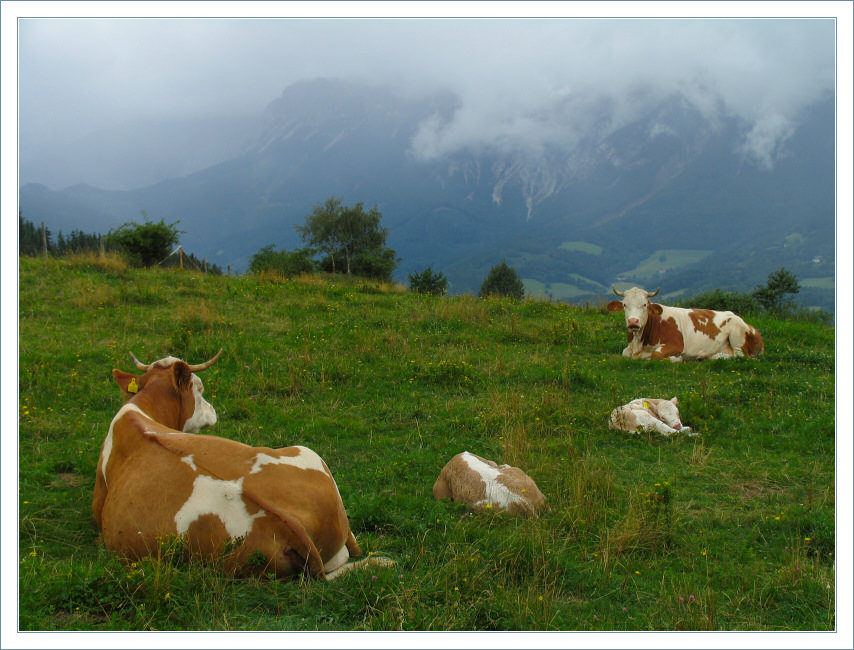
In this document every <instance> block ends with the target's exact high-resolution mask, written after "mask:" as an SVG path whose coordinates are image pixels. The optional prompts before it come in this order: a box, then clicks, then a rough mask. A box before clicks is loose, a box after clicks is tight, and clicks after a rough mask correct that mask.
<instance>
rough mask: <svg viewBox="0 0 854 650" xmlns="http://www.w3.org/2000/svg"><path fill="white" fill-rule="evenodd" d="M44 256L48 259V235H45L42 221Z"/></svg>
mask: <svg viewBox="0 0 854 650" xmlns="http://www.w3.org/2000/svg"><path fill="white" fill-rule="evenodd" d="M42 255H44V258H45V259H47V234H46V233H45V228H44V221H42Z"/></svg>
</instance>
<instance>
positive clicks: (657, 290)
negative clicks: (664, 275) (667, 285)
mask: <svg viewBox="0 0 854 650" xmlns="http://www.w3.org/2000/svg"><path fill="white" fill-rule="evenodd" d="M659 291H661V287H658V289H656V290H655V291H653V292H652V293H648V294H646V295H647V296H648V297H650V298H652V297H653V296H657V295H658V292H659Z"/></svg>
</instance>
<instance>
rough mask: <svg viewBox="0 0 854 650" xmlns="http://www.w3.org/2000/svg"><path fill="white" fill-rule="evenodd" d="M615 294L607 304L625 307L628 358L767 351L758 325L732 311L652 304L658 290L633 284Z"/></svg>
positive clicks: (683, 357) (749, 354) (724, 355)
mask: <svg viewBox="0 0 854 650" xmlns="http://www.w3.org/2000/svg"><path fill="white" fill-rule="evenodd" d="M611 289H613V291H614V293H615V294H617V295H618V296H620V297H621V298H622V300H613V301H611V302H609V303H608V305H607V309H608V311H624V312H625V315H626V327H628V330H629V335H628V340H629V344H628V345H627V346H626V348H625V349H624V350H623V356H624V357H630V358H632V359H669V360H670V361H683V360H686V359H695V360H698V361H699V360H703V359H725V358H729V357H741V356H747V357H755V356H756V355H758V354H761V353H762V351H763V350H764V345H763V343H762V336H761V335H760V334H759V332H758V331H757V330H756V328H754V327H752V326H750V325H748V324H747V323H745V322H744V320H743V319H742V318H741V317H739V316H736V315H735V314H734V313H733V312H731V311H713V310H711V309H685V308H682V307H667V306H666V305H660V304H658V303H654V302H651V301H650V300H649V299H650V298H652V297H653V296H655V295H657V294H658V291H659V289H656V290H655V291H653V292H652V293H649V292H647V291H644V290H643V289H638V288H637V287H634V288H632V289H628V290H627V291H625V292H620V291H617V289H616V287H614V286H613V285H612V286H611Z"/></svg>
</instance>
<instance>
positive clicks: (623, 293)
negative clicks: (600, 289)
mask: <svg viewBox="0 0 854 650" xmlns="http://www.w3.org/2000/svg"><path fill="white" fill-rule="evenodd" d="M611 289H613V290H614V293H616V294H617V295H618V296H620V298H625V297H626V294H625V292H622V293H621V292H619V291H617V287H615V286H614V285H613V284H612V285H611Z"/></svg>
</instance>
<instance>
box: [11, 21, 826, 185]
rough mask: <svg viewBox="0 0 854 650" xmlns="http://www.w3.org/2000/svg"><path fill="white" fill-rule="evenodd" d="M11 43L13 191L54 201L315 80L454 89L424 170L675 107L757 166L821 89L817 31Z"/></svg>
mask: <svg viewBox="0 0 854 650" xmlns="http://www.w3.org/2000/svg"><path fill="white" fill-rule="evenodd" d="M19 33H20V80H21V81H20V91H19V92H20V94H19V107H20V122H19V124H20V145H21V146H20V151H21V178H20V181H21V182H22V183H27V182H36V183H43V184H46V185H48V187H51V188H52V189H61V188H62V187H63V186H64V185H65V184H74V183H79V182H84V183H87V184H91V185H95V186H98V185H99V183H98V182H97V181H98V179H100V178H104V177H106V175H105V174H104V173H103V171H98V170H96V169H94V168H92V173H91V176H90V177H88V178H85V177H84V176H83V174H82V172H83V171H84V170H88V169H90V168H91V166H90V165H89V164H88V161H94V160H98V159H100V160H102V161H103V165H104V166H108V167H113V168H114V167H115V165H116V164H119V165H121V161H120V159H121V156H122V155H124V156H125V158H126V161H125V165H126V166H127V167H128V169H129V170H130V169H138V170H140V171H139V174H140V181H139V182H138V184H137V185H136V186H137V187H139V186H142V184H144V182H148V180H150V178H151V176H150V174H149V175H146V174H145V173H143V171H142V170H144V169H151V168H152V167H158V166H159V167H161V168H163V169H169V170H182V171H183V170H187V169H192V167H193V165H192V164H191V163H192V160H193V156H194V155H196V154H195V152H194V151H193V150H194V149H198V150H201V151H207V152H211V154H212V155H213V154H217V155H219V157H220V158H221V159H222V160H224V159H225V157H226V156H227V154H228V153H229V151H228V150H227V148H219V149H217V148H212V147H211V144H210V141H211V139H212V136H211V134H210V132H206V131H205V130H204V129H197V130H196V131H197V132H196V133H195V135H194V138H193V142H191V141H189V140H188V141H187V145H186V146H185V147H182V148H181V149H180V150H170V148H169V147H159V148H158V151H155V152H149V151H146V150H145V148H144V147H134V146H133V142H134V140H135V139H136V140H137V141H138V140H139V139H140V138H146V137H147V136H146V135H145V134H146V133H148V134H150V133H152V131H151V128H152V127H151V125H152V124H153V123H157V122H161V123H164V124H175V123H176V122H177V121H178V120H183V121H184V122H185V123H188V121H189V122H193V121H195V122H197V123H198V122H201V121H203V120H204V119H208V118H224V117H228V118H230V119H234V118H251V117H255V116H257V115H258V114H259V113H260V112H261V111H262V110H263V109H264V107H265V106H266V105H267V104H268V103H269V102H271V101H272V100H273V99H275V97H276V96H277V95H278V94H279V93H280V92H281V89H282V88H284V87H287V86H289V85H291V84H292V83H294V82H296V81H299V80H301V79H309V78H314V77H330V78H343V79H351V80H355V81H359V82H362V83H367V84H370V85H385V86H389V87H391V88H393V89H394V90H395V91H396V92H399V93H404V94H408V95H410V96H429V95H432V94H434V93H435V92H437V91H444V92H449V93H453V94H454V95H455V96H456V97H457V98H458V100H459V107H458V108H457V110H456V111H455V112H454V113H453V115H452V116H450V119H447V120H437V119H435V118H432V117H431V118H428V119H425V120H424V122H423V123H422V124H421V125H420V126H419V130H418V132H417V133H416V134H415V136H414V137H413V141H412V143H411V146H412V151H413V153H414V154H415V155H416V156H418V157H420V158H421V159H424V160H431V159H435V158H438V157H441V156H445V155H447V154H452V153H456V152H459V151H463V150H466V151H475V152H480V151H486V150H494V151H500V152H508V151H525V152H530V153H532V154H534V155H536V154H537V153H538V152H540V151H542V150H543V148H544V147H547V146H551V145H558V146H560V147H561V148H570V149H571V148H572V147H574V146H575V145H577V144H578V143H579V142H580V141H582V140H583V139H585V138H589V137H596V138H601V137H603V136H605V135H607V134H608V133H610V132H614V131H616V130H617V129H619V128H621V127H622V126H625V125H626V124H629V123H631V122H633V121H635V120H637V119H639V118H640V117H641V116H643V115H644V114H646V113H647V112H648V111H649V110H651V109H652V108H653V107H655V106H657V105H658V104H660V102H661V101H663V100H664V99H666V98H667V97H670V96H672V95H674V94H679V95H681V96H684V97H686V98H687V99H688V100H689V101H690V102H691V103H692V105H694V106H696V107H698V109H699V110H701V112H702V113H703V114H704V116H705V117H706V118H708V119H722V118H727V117H737V118H739V119H742V120H744V121H745V123H747V124H749V125H750V129H749V130H748V131H747V132H746V133H745V138H744V141H743V143H742V145H743V147H744V150H745V151H746V152H748V153H750V154H751V155H753V156H755V157H756V159H757V160H759V161H760V162H761V163H762V164H765V165H771V164H773V160H774V157H775V155H776V151H777V149H778V148H779V146H780V145H781V143H783V142H784V141H785V140H786V139H787V138H788V137H790V135H791V133H792V129H793V124H794V121H795V120H796V119H797V116H798V114H799V113H800V112H801V111H802V110H803V109H804V107H806V106H808V105H810V104H811V103H813V102H814V101H816V100H817V99H818V98H820V97H821V96H822V94H823V93H826V92H828V91H830V90H832V89H833V87H834V47H835V41H834V22H833V21H832V20H771V19H768V20H735V19H727V20H666V19H662V20H643V21H641V20H595V19H581V20H572V19H550V20H541V19H528V20H525V19H521V20H403V19H390V20H363V21H354V20H334V19H333V20H224V21H222V20H220V21H212V20H184V21H174V20H86V19H80V20H74V21H69V20H57V19H41V20H26V19H24V20H21V22H20V32H19ZM356 44H358V46H357V47H356ZM140 125H145V126H144V128H143V127H141V126H140ZM116 127H121V128H122V129H123V133H124V134H123V135H122V137H111V136H110V133H116V132H115V131H111V130H113V129H115V128H116ZM164 128H166V127H164ZM191 130H192V129H188V131H191ZM99 132H100V133H101V134H102V135H101V136H99V137H95V138H94V139H93V134H95V133H99ZM241 132H242V131H241V128H240V127H236V128H228V129H223V131H222V134H223V139H224V140H228V141H231V140H233V139H234V138H235V137H236V136H237V135H239V134H240V133H241ZM131 133H139V134H142V135H137V136H134V135H130V134H131ZM187 135H190V133H188V134H187ZM157 138H158V136H156V135H155V136H154V140H155V141H156V140H157ZM108 146H112V147H113V148H114V149H113V151H112V152H108V151H105V147H108ZM74 148H77V149H78V150H79V151H80V153H81V156H82V159H83V160H84V161H87V164H86V165H84V166H83V168H82V169H81V167H80V166H79V165H78V164H76V163H77V160H76V156H74V155H73V154H72V151H73V150H74ZM181 151H183V152H184V153H185V155H186V160H185V159H183V158H182V157H181ZM51 154H53V155H51ZM216 157H217V156H216V155H214V156H213V157H212V158H210V160H212V161H213V160H214V159H215V158H216ZM188 161H189V162H188ZM63 162H64V169H63ZM117 176H119V177H117V178H115V179H113V180H112V182H113V187H110V188H109V189H131V187H132V186H133V179H132V178H131V177H130V176H131V174H125V175H124V177H121V175H117Z"/></svg>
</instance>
